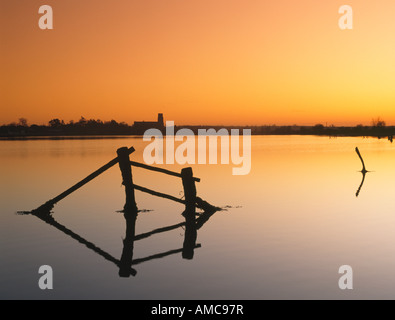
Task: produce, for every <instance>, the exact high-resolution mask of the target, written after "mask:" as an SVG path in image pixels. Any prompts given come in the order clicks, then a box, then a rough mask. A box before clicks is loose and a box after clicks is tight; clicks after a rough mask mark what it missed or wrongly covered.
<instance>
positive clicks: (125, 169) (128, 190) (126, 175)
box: [117, 147, 137, 214]
mask: <svg viewBox="0 0 395 320" xmlns="http://www.w3.org/2000/svg"><path fill="white" fill-rule="evenodd" d="M117 154H118V163H119V168H120V169H121V173H122V180H123V182H122V184H123V185H124V186H125V194H126V203H125V206H124V212H125V213H126V212H130V213H135V214H137V205H136V199H135V196H134V186H133V177H132V166H131V165H130V160H129V152H128V148H126V147H123V148H119V149H118V150H117Z"/></svg>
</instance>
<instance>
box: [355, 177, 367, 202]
mask: <svg viewBox="0 0 395 320" xmlns="http://www.w3.org/2000/svg"><path fill="white" fill-rule="evenodd" d="M361 173H362V181H361V184H360V185H359V188H358V190H357V193H356V194H355V196H356V197H358V196H359V193H360V192H361V190H362V187H363V184H364V182H365V177H366V173H367V172H365V171H361Z"/></svg>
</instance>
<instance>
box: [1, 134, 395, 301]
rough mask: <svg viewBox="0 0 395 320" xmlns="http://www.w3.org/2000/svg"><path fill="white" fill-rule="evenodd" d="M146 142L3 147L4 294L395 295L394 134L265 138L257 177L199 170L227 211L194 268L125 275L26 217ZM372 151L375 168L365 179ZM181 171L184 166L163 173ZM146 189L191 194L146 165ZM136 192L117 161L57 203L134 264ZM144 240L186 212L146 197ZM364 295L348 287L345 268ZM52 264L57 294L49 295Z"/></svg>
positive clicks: (177, 259)
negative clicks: (130, 205) (130, 218)
mask: <svg viewBox="0 0 395 320" xmlns="http://www.w3.org/2000/svg"><path fill="white" fill-rule="evenodd" d="M146 145H147V143H146V142H143V141H142V140H141V139H140V138H133V137H131V138H126V139H96V140H38V141H0V161H1V165H0V177H1V180H0V197H1V211H0V257H1V260H0V261H1V262H0V298H1V299H12V298H17V299H25V298H33V299H60V298H65V299H68V298H75V299H94V298H98V299H293V298H297V299H327V298H329V299H355V298H373V299H374V298H388V299H394V298H395V232H394V230H395V201H394V195H395V166H394V163H395V146H394V145H392V144H391V143H390V142H388V141H387V140H384V139H383V140H377V139H363V138H337V139H329V138H327V137H312V136H253V137H252V169H251V172H250V174H249V175H246V176H232V167H233V165H193V166H192V167H193V170H194V175H195V176H197V177H199V178H201V182H200V183H198V184H197V191H198V196H200V197H202V198H203V199H204V200H206V201H208V202H210V203H211V204H213V205H216V206H219V207H223V208H226V210H224V211H219V212H216V213H215V214H214V215H213V216H212V217H211V218H210V219H209V220H208V221H207V222H206V223H205V224H204V226H203V227H202V228H201V229H200V230H198V236H197V243H199V244H201V247H200V248H197V249H195V254H194V258H193V260H185V259H182V255H181V253H179V252H178V253H175V254H170V255H167V256H165V257H163V258H159V259H148V260H147V261H144V262H141V263H139V264H137V265H135V266H134V269H135V270H136V271H137V274H136V276H135V277H130V278H120V277H119V276H118V267H117V266H116V265H115V264H114V263H112V262H110V261H108V260H106V259H104V258H103V257H102V256H100V255H99V254H97V253H96V252H94V251H93V250H91V249H89V248H87V247H86V246H85V245H84V244H81V243H80V242H78V241H76V240H75V239H73V238H72V237H70V236H69V235H67V234H65V233H63V232H61V231H59V230H57V229H56V228H54V227H53V226H50V225H48V224H46V223H44V222H43V221H41V220H39V219H38V218H37V217H34V216H31V215H17V214H16V213H17V212H18V211H23V210H32V209H35V208H37V207H38V206H40V205H41V204H43V203H44V202H46V201H47V200H49V199H50V198H52V197H54V196H56V195H58V194H59V193H61V192H62V191H64V190H65V189H67V188H68V187H70V186H71V185H73V184H74V183H75V182H77V181H79V180H80V179H82V178H84V177H85V176H87V175H88V174H89V173H91V172H92V171H94V170H95V169H97V168H99V167H100V166H102V165H103V164H105V163H107V162H108V161H109V160H111V159H112V158H114V157H115V155H116V154H115V151H116V149H117V148H119V147H122V146H134V147H135V149H136V152H135V153H134V154H133V155H132V156H131V158H132V159H133V160H135V161H140V162H142V151H143V149H144V147H145V146H146ZM357 146H358V147H359V149H360V151H361V153H362V155H363V157H364V159H365V163H366V165H367V169H368V170H371V171H373V172H370V173H368V174H367V175H366V179H365V181H364V185H363V186H362V188H361V190H360V193H359V196H358V197H356V192H357V190H358V188H359V186H360V183H361V180H362V174H361V173H360V172H358V170H361V162H360V160H359V159H358V157H357V155H356V153H355V151H354V149H355V147H357ZM162 167H164V168H167V169H169V170H175V171H180V170H181V168H182V166H179V165H163V166H162ZM133 174H134V182H135V183H136V184H139V185H143V186H145V187H149V188H152V189H155V190H158V191H161V192H165V193H169V194H172V195H174V196H176V197H179V198H181V197H182V196H183V194H182V183H181V181H180V180H179V179H178V178H175V177H170V176H165V175H162V174H158V173H151V172H147V171H145V170H143V169H140V168H134V169H133ZM124 197H125V195H124V189H123V186H122V185H121V175H120V171H119V169H118V167H117V166H114V167H113V168H112V169H110V170H109V171H107V172H106V173H104V174H103V175H101V176H100V177H98V178H97V179H95V180H93V181H92V182H90V183H89V184H87V185H86V186H84V187H83V188H82V189H80V190H78V191H77V192H75V193H73V194H72V195H70V196H69V197H67V198H66V199H64V200H62V201H61V202H59V204H57V205H56V206H55V208H54V210H53V213H52V216H53V217H54V218H55V219H56V221H57V222H58V223H60V224H61V225H63V226H65V227H66V228H67V229H69V230H71V231H72V232H73V233H74V234H77V235H79V236H80V237H82V238H83V239H85V240H87V241H89V242H90V243H92V244H94V245H95V246H96V247H97V248H100V249H101V250H102V251H104V252H106V253H108V254H109V255H111V256H112V257H114V258H116V259H120V256H121V253H122V245H123V243H122V240H123V238H124V237H125V220H124V217H123V215H122V214H121V213H119V212H118V211H119V210H121V209H122V208H123V205H124V200H125V198H124ZM136 200H137V205H138V207H139V209H141V210H144V212H141V213H139V216H138V218H137V222H136V235H139V234H143V233H146V232H150V231H152V230H155V229H157V228H162V227H166V226H172V225H175V224H178V223H180V222H183V221H184V219H183V217H182V216H181V213H182V211H183V205H181V204H178V203H173V202H171V201H169V200H166V199H161V198H156V197H153V196H150V195H147V194H144V193H141V192H139V191H136ZM184 231H185V230H184V229H183V228H182V227H180V228H177V229H174V230H170V231H167V232H161V233H157V234H154V235H152V236H150V237H147V238H144V239H141V240H138V241H135V243H134V256H133V258H134V259H142V258H146V257H152V256H154V257H155V255H156V254H160V253H166V252H169V251H172V250H176V249H180V248H182V246H183V241H184ZM345 264H347V265H350V266H352V268H353V270H354V290H352V291H341V290H340V289H339V287H338V280H339V277H340V275H339V274H338V269H339V267H340V266H342V265H345ZM41 265H50V266H51V267H52V268H53V271H54V289H53V290H46V291H42V290H40V289H39V287H38V284H37V283H38V279H39V277H40V275H39V274H38V269H39V267H40V266H41Z"/></svg>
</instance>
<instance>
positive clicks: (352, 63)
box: [0, 0, 395, 125]
mask: <svg viewBox="0 0 395 320" xmlns="http://www.w3.org/2000/svg"><path fill="white" fill-rule="evenodd" d="M43 4H48V5H51V6H52V8H53V10H54V30H46V31H43V30H40V29H39V28H38V19H39V17H40V16H39V14H38V8H39V7H40V6H41V5H43ZM343 4H348V5H351V6H352V7H353V10H354V29H353V30H345V31H342V30H340V28H339V27H338V19H339V17H340V15H339V14H338V9H339V7H340V6H341V5H343ZM0 6H1V7H0V10H1V13H0V15H1V16H0V20H1V22H0V26H1V30H0V49H1V51H0V68H1V69H0V71H1V73H0V74H1V78H0V123H1V124H3V123H9V122H12V121H18V118H20V117H25V118H27V119H28V121H29V123H39V124H41V123H46V122H48V120H50V119H52V118H60V119H64V120H65V121H69V120H78V119H79V118H80V117H81V116H84V117H85V118H94V119H98V118H100V119H102V120H111V119H115V120H117V121H125V122H127V123H132V122H133V121H134V120H151V119H152V120H153V119H155V118H156V114H157V113H158V112H163V113H164V114H165V119H167V120H174V121H175V122H176V124H199V123H200V124H219V125H220V124H235V125H248V124H251V125H258V124H279V125H281V124H294V123H297V124H307V125H308V124H315V123H324V124H325V123H328V124H335V125H355V124H358V123H363V124H370V121H371V119H372V118H376V117H378V116H380V117H381V118H383V119H384V120H385V121H386V122H387V124H395V2H394V1H393V0H376V1H371V0H358V1H351V0H350V1H335V0H330V1H317V0H298V1H295V0H276V1H274V0H273V1H266V0H144V1H141V0H140V1H133V0H115V1H109V0H96V1H85V0H56V1H54V0H46V1H36V0H18V1H16V0H1V4H0Z"/></svg>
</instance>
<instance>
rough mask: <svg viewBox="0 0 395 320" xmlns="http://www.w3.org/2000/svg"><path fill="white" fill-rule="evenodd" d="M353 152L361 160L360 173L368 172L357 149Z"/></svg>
mask: <svg viewBox="0 0 395 320" xmlns="http://www.w3.org/2000/svg"><path fill="white" fill-rule="evenodd" d="M355 151H356V152H357V154H358V157H359V159H361V162H362V170H361V172H362V173H366V172H368V171H367V170H366V168H365V162H364V161H363V158H362V156H361V153H360V152H359V149H358V147H356V148H355Z"/></svg>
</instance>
